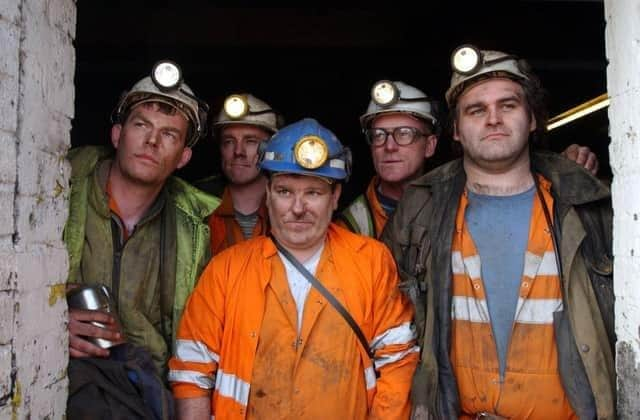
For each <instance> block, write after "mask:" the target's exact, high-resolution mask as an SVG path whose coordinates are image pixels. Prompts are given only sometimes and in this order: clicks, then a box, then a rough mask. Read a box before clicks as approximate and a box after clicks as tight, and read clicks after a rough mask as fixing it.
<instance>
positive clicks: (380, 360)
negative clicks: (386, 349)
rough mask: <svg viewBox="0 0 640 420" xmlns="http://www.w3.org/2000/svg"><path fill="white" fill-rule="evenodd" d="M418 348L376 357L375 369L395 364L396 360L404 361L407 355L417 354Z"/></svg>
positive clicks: (414, 347)
mask: <svg viewBox="0 0 640 420" xmlns="http://www.w3.org/2000/svg"><path fill="white" fill-rule="evenodd" d="M419 352H420V347H418V346H413V347H411V348H410V349H407V350H403V351H399V352H397V353H391V354H385V355H383V356H380V357H376V359H375V364H376V369H380V368H381V367H383V366H385V365H388V364H389V363H394V362H397V361H398V360H401V359H404V357H405V356H406V355H407V354H410V353H419Z"/></svg>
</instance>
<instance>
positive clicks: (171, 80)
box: [151, 60, 182, 92]
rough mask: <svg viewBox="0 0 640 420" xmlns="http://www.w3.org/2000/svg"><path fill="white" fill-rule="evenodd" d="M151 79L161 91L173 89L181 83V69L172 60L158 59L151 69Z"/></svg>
mask: <svg viewBox="0 0 640 420" xmlns="http://www.w3.org/2000/svg"><path fill="white" fill-rule="evenodd" d="M151 80H153V83H154V84H155V85H156V86H157V87H158V89H160V90H161V91H163V92H166V91H170V90H174V89H176V88H177V87H178V86H179V85H180V83H182V70H180V67H179V66H178V65H177V64H176V63H174V62H173V61H169V60H164V61H158V62H157V63H156V64H155V65H154V66H153V69H152V70H151Z"/></svg>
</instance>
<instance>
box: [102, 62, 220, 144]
mask: <svg viewBox="0 0 640 420" xmlns="http://www.w3.org/2000/svg"><path fill="white" fill-rule="evenodd" d="M165 63H167V62H166V61H163V62H159V63H157V64H156V65H155V66H154V70H153V73H155V71H156V69H157V68H159V67H160V65H162V64H165ZM169 63H171V62H169ZM171 65H175V64H173V63H171ZM175 67H176V68H175V70H174V71H177V75H175V76H174V74H172V75H171V77H174V80H173V82H174V83H173V84H172V85H171V86H163V85H162V84H161V83H160V82H158V81H156V80H155V78H154V76H155V75H154V74H152V76H147V77H145V78H143V79H142V80H140V81H138V82H137V83H136V84H135V85H133V87H132V88H131V89H130V90H129V91H128V92H125V93H124V94H123V95H122V97H121V98H120V101H119V102H118V105H117V106H116V109H115V110H114V113H113V116H112V120H113V122H122V117H123V115H124V114H125V113H126V111H127V110H129V109H131V108H132V107H133V106H135V105H139V104H142V103H145V102H161V103H166V104H168V105H171V106H173V107H175V108H176V109H177V110H178V111H180V112H182V113H183V114H184V115H185V117H186V118H187V120H189V121H190V122H191V124H193V128H194V129H193V133H192V135H191V137H190V138H188V139H187V142H186V144H187V146H189V147H191V146H193V145H194V144H195V143H196V142H197V141H198V139H199V138H200V137H201V136H203V135H204V132H205V131H206V124H205V123H206V120H207V111H208V106H207V104H206V103H204V102H203V101H201V100H200V99H198V98H197V97H196V96H195V95H194V94H193V91H192V90H191V88H190V87H189V86H187V84H186V83H184V82H183V81H182V76H181V74H180V69H179V68H178V67H177V65H175Z"/></svg>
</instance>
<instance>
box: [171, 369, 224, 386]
mask: <svg viewBox="0 0 640 420" xmlns="http://www.w3.org/2000/svg"><path fill="white" fill-rule="evenodd" d="M169 382H184V383H188V384H193V385H196V386H197V387H198V388H201V389H212V388H213V384H214V383H213V378H212V377H211V376H208V375H205V374H203V373H200V372H196V371H193V370H173V369H172V370H170V371H169Z"/></svg>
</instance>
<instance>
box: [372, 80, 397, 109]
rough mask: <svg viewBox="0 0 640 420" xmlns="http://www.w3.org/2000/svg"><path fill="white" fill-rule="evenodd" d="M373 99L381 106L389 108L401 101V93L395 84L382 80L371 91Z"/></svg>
mask: <svg viewBox="0 0 640 420" xmlns="http://www.w3.org/2000/svg"><path fill="white" fill-rule="evenodd" d="M371 99H372V100H373V101H374V102H375V103H376V104H378V105H379V106H389V105H392V104H394V103H396V102H397V101H398V99H400V91H399V90H398V87H397V86H396V85H395V83H393V82H391V81H389V80H380V81H379V82H377V83H376V84H375V85H373V88H372V89H371Z"/></svg>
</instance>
